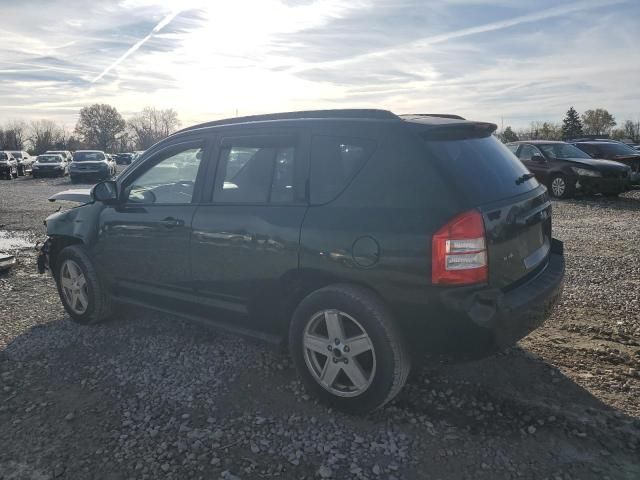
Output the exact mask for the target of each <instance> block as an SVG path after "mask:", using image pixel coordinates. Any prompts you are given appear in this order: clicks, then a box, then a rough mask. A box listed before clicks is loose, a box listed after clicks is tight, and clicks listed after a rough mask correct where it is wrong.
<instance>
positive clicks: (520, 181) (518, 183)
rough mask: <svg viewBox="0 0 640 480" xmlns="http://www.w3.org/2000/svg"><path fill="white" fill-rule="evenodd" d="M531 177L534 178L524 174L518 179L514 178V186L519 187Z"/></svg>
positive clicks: (532, 175) (531, 174) (531, 175)
mask: <svg viewBox="0 0 640 480" xmlns="http://www.w3.org/2000/svg"><path fill="white" fill-rule="evenodd" d="M533 177H535V175H534V174H533V173H525V174H524V175H520V176H519V177H518V178H516V185H520V184H521V183H524V182H526V181H527V180H531V179H532V178H533Z"/></svg>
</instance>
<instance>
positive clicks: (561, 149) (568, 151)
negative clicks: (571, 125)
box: [538, 143, 591, 159]
mask: <svg viewBox="0 0 640 480" xmlns="http://www.w3.org/2000/svg"><path fill="white" fill-rule="evenodd" d="M538 148H539V149H540V150H542V151H543V152H544V154H545V155H546V156H547V157H549V158H555V159H558V158H559V159H564V158H591V157H590V156H589V155H587V154H586V153H584V152H583V151H582V150H580V149H579V148H576V147H574V146H573V145H569V144H568V143H549V144H547V145H538Z"/></svg>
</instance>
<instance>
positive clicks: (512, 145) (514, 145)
mask: <svg viewBox="0 0 640 480" xmlns="http://www.w3.org/2000/svg"><path fill="white" fill-rule="evenodd" d="M519 146H520V145H519V144H517V143H510V144H507V148H508V149H509V150H511V152H512V153H516V152H517V151H518V147H519Z"/></svg>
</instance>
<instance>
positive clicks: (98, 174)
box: [69, 170, 110, 179]
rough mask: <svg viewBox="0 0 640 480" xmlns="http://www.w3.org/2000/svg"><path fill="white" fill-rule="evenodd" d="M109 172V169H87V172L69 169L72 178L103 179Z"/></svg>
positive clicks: (107, 176)
mask: <svg viewBox="0 0 640 480" xmlns="http://www.w3.org/2000/svg"><path fill="white" fill-rule="evenodd" d="M109 175H110V172H109V170H104V171H103V170H101V171H89V172H78V171H69V176H70V177H71V178H72V179H76V178H78V179H80V178H82V179H104V178H109Z"/></svg>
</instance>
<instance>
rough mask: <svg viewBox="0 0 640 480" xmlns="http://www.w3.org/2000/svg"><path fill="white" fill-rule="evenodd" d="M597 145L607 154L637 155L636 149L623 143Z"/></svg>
mask: <svg viewBox="0 0 640 480" xmlns="http://www.w3.org/2000/svg"><path fill="white" fill-rule="evenodd" d="M598 146H599V147H600V149H601V150H602V151H603V152H604V153H606V154H607V155H638V150H636V149H634V148H631V147H630V146H629V145H626V144H624V143H599V144H598Z"/></svg>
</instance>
